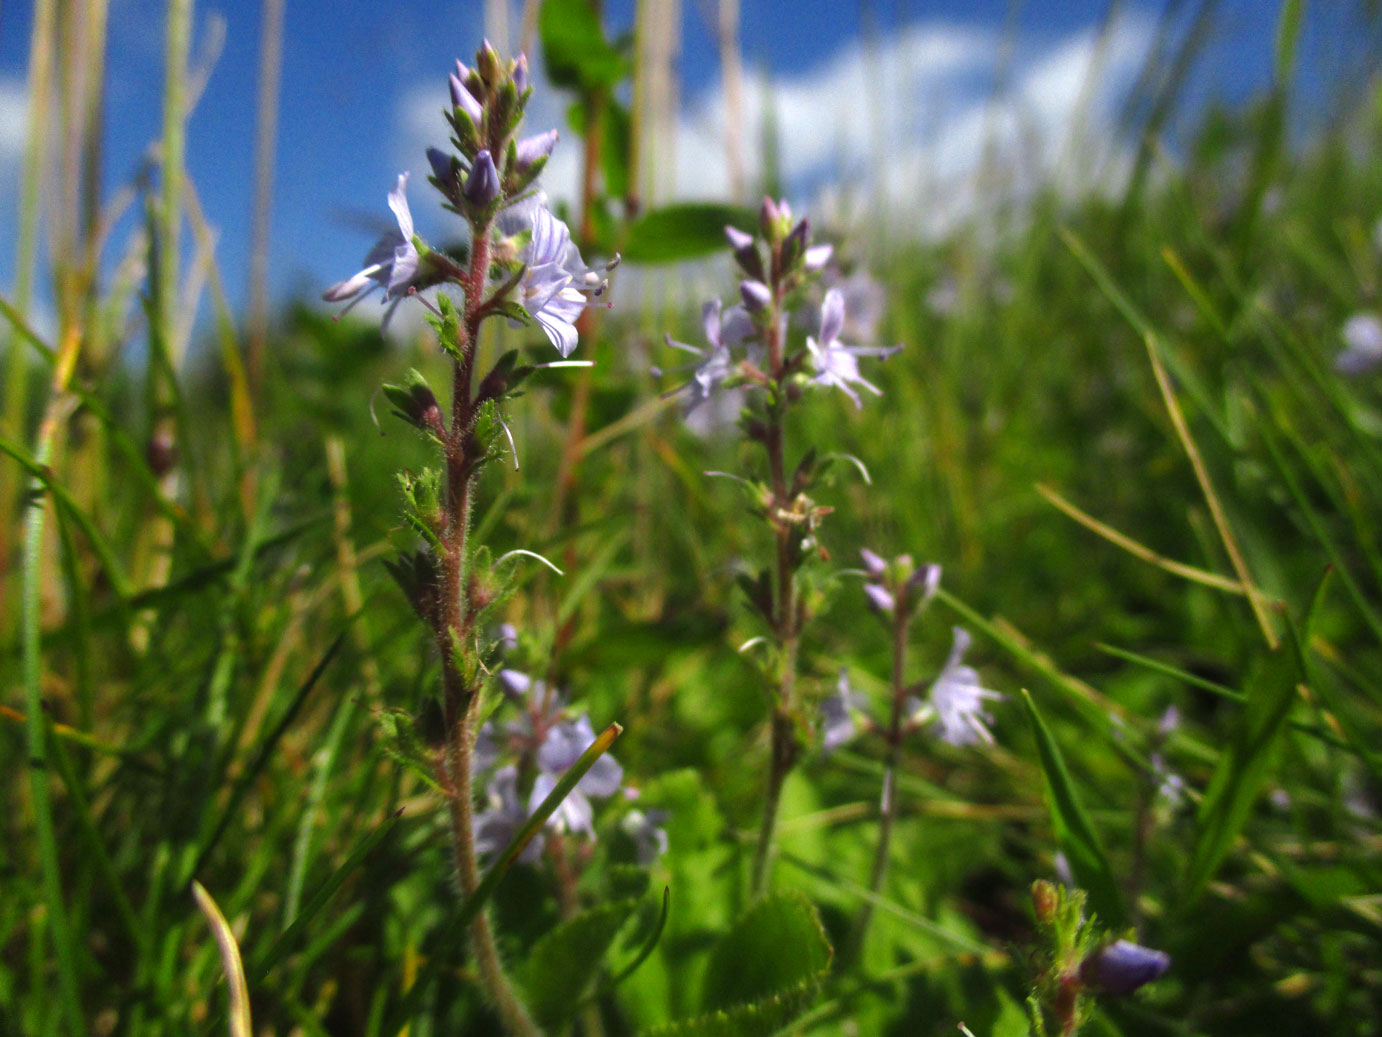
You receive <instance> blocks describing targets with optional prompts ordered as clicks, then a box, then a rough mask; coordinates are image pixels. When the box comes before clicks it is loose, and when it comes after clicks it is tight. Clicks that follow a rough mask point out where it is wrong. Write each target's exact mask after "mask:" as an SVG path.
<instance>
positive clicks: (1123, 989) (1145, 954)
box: [1080, 940, 1171, 995]
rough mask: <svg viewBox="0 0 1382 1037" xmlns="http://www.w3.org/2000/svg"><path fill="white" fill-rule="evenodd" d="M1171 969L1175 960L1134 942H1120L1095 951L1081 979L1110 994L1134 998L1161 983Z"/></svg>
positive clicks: (1082, 967) (1081, 966)
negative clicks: (1136, 992) (1140, 990)
mask: <svg viewBox="0 0 1382 1037" xmlns="http://www.w3.org/2000/svg"><path fill="white" fill-rule="evenodd" d="M1170 967H1171V956H1170V955H1169V954H1167V953H1166V952H1165V951H1155V950H1152V949H1151V948H1150V947H1143V946H1141V945H1140V944H1136V943H1133V942H1132V941H1131V940H1118V941H1116V942H1114V943H1110V944H1107V945H1105V946H1103V947H1101V948H1099V950H1097V951H1095V952H1094V953H1093V954H1091V955H1090V956H1089V957H1088V958H1086V959H1085V960H1084V961H1083V962H1082V963H1081V964H1080V978H1081V979H1082V980H1084V981H1085V982H1086V983H1088V984H1089V985H1090V986H1092V987H1097V988H1099V989H1100V990H1102V991H1103V992H1104V993H1107V994H1115V995H1123V994H1131V993H1132V992H1133V991H1134V990H1136V989H1137V988H1138V987H1142V986H1146V985H1147V984H1148V983H1150V982H1152V981H1153V980H1156V979H1160V978H1161V977H1162V976H1163V975H1165V974H1166V970H1167V969H1169V968H1170Z"/></svg>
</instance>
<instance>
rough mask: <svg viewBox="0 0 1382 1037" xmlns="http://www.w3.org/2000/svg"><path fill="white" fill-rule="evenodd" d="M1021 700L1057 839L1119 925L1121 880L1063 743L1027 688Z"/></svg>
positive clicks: (1079, 878) (1109, 919) (1098, 905)
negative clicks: (1068, 766) (1082, 796)
mask: <svg viewBox="0 0 1382 1037" xmlns="http://www.w3.org/2000/svg"><path fill="white" fill-rule="evenodd" d="M1022 702H1023V705H1025V706H1026V707H1027V718H1028V719H1029V720H1030V721H1031V722H1032V734H1033V735H1034V736H1035V737H1036V743H1037V752H1038V754H1039V755H1040V757H1041V769H1042V771H1043V772H1045V774H1046V786H1047V790H1048V791H1049V792H1050V794H1051V798H1050V805H1051V825H1052V827H1053V828H1054V829H1055V832H1056V841H1057V842H1058V843H1059V844H1060V847H1061V849H1062V850H1064V851H1065V856H1066V857H1067V858H1068V859H1069V861H1070V870H1071V871H1073V872H1074V873H1075V881H1076V882H1078V883H1079V884H1080V886H1081V887H1082V888H1083V889H1085V890H1086V891H1088V893H1089V901H1090V903H1091V904H1092V905H1093V907H1094V910H1095V911H1097V912H1098V913H1099V917H1100V918H1101V919H1103V921H1104V923H1105V924H1107V925H1111V926H1117V925H1118V924H1120V923H1121V921H1122V919H1123V900H1122V897H1121V896H1120V895H1119V893H1118V883H1117V882H1115V881H1114V878H1113V869H1112V868H1110V867H1109V863H1108V857H1107V856H1106V855H1105V854H1104V848H1103V846H1102V845H1100V843H1099V837H1098V835H1096V834H1095V832H1094V826H1093V825H1091V824H1090V822H1089V815H1087V814H1086V813H1085V810H1084V806H1083V804H1081V802H1080V797H1079V794H1078V793H1077V792H1076V791H1075V783H1074V782H1073V781H1072V780H1071V779H1070V772H1069V771H1067V770H1066V769H1065V760H1064V759H1063V758H1062V757H1061V752H1060V747H1059V746H1058V745H1057V744H1056V740H1055V738H1054V737H1052V735H1051V732H1050V730H1049V729H1048V728H1047V726H1046V722H1045V721H1044V720H1042V719H1041V714H1040V713H1038V712H1037V708H1036V703H1035V702H1033V701H1032V696H1031V695H1030V694H1029V693H1028V692H1027V691H1026V689H1023V692H1022Z"/></svg>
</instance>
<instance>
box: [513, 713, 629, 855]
mask: <svg viewBox="0 0 1382 1037" xmlns="http://www.w3.org/2000/svg"><path fill="white" fill-rule="evenodd" d="M594 741H595V731H594V730H593V729H592V728H591V726H590V718H589V717H585V716H583V717H580V718H579V719H577V720H575V721H565V722H562V723H560V724H557V725H556V726H555V727H553V728H552V729H551V730H550V731H549V732H547V737H546V738H545V739H543V742H542V745H541V746H540V747H539V748H538V751H537V769H538V774H537V780H535V781H534V782H533V793H532V795H531V796H530V797H529V799H528V810H529V812H531V811H534V810H536V809H537V808H538V806H539V805H540V804H541V803H542V801H543V800H544V799H546V798H547V797H548V796H549V795H551V793H552V790H553V789H554V788H556V787H557V782H558V781H559V780H560V779H561V776H562V775H563V774H565V773H566V772H567V771H568V770H570V768H571V766H572V765H573V764H574V763H575V762H576V761H577V760H579V759H580V758H581V754H582V753H584V752H585V751H586V750H587V749H589V748H590V746H591V744H592V743H593V742H594ZM623 780H624V768H623V767H620V766H619V764H618V763H617V762H616V761H615V759H614V758H613V757H612V756H610V755H609V754H608V753H606V754H604V755H603V756H601V757H599V759H597V760H596V761H595V763H594V764H593V765H592V766H591V768H590V770H588V771H586V772H585V774H584V775H583V776H582V777H581V780H580V781H578V782H577V783H576V787H575V788H574V789H572V790H571V791H570V792H568V793H567V795H566V798H565V799H563V800H562V801H561V803H560V804H559V805H558V806H557V809H556V812H555V813H553V814H552V816H551V818H550V819H549V820H548V821H547V824H548V825H550V826H551V827H553V828H555V829H556V830H557V831H558V832H580V833H582V834H584V835H587V836H589V837H590V838H592V839H594V838H595V828H594V825H593V821H594V816H595V812H594V809H593V808H592V807H591V805H590V797H591V796H594V797H596V798H600V799H603V798H605V797H607V796H612V795H614V794H615V793H616V792H618V791H619V786H620V784H621V783H622V782H623Z"/></svg>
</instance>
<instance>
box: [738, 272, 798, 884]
mask: <svg viewBox="0 0 1382 1037" xmlns="http://www.w3.org/2000/svg"><path fill="white" fill-rule="evenodd" d="M776 251H777V248H776V246H774V252H776ZM773 267H774V269H775V270H776V268H777V256H776V255H774V257H773ZM781 311H782V298H781V288H780V285H779V283H778V280H777V278H774V279H773V299H772V305H771V307H770V309H769V314H768V326H767V347H768V364H769V368H770V370H771V373H772V379H773V382H774V388H773V397H772V405H771V407H770V409H769V416H768V428H767V429H766V432H765V435H764V446H765V447H766V449H767V452H768V474H769V478H770V480H771V482H772V491H773V496H772V503H771V504H770V505H769V506H770V508H771V509H772V514H771V515H770V516H769V518H770V520H771V521H772V524H773V529H774V533H775V537H776V541H777V545H776V546H777V555H776V580H775V583H774V589H775V593H776V600H775V601H774V603H773V628H774V629H773V636H774V639H775V640H776V642H777V648H778V666H779V674H778V686H777V696H776V701H775V702H774V703H773V719H772V759H771V763H770V765H769V769H768V786H767V789H766V790H765V792H764V795H763V819H762V821H761V822H760V824H759V828H758V845H757V848H756V849H755V850H754V856H753V879H752V883H751V886H750V889H751V890H752V892H753V894H754V895H755V896H756V895H758V894H759V893H761V892H763V889H764V887H765V886H766V884H767V878H768V869H769V867H770V865H771V864H772V856H773V838H774V835H775V833H776V831H777V815H778V811H779V809H780V807H781V804H782V786H783V784H784V783H785V782H786V781H787V775H788V774H789V773H791V770H792V766H793V764H794V763H795V762H796V756H797V741H796V722H795V719H794V717H795V710H796V677H797V614H796V613H797V604H796V593H795V591H796V583H795V580H796V576H795V571H794V569H793V566H792V537H793V536H796V535H798V532H799V531H798V530H797V529H796V528H795V525H794V524H793V523H792V521H791V520H790V518H788V517H787V516H788V514H789V513H790V511H791V508H792V494H791V488H790V487H789V486H788V485H787V465H786V459H785V456H784V455H785V449H784V445H783V439H784V429H783V427H784V425H785V424H786V384H785V382H786V378H787V370H786V364H785V362H784V360H783V355H782V354H783V342H782V339H781V333H782V332H781V328H782V324H781V320H780V319H779V315H780V313H781Z"/></svg>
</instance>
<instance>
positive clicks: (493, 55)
mask: <svg viewBox="0 0 1382 1037" xmlns="http://www.w3.org/2000/svg"><path fill="white" fill-rule="evenodd" d="M475 71H477V72H479V73H480V78H481V79H483V80H484V81H485V82H486V83H488V84H490V85H493V84H494V83H495V82H497V81H498V79H499V72H500V68H499V52H498V51H497V50H495V49H494V44H492V43H490V41H489V40H484V41H483V42H482V43H481V44H480V50H479V52H478V53H477V54H476V55H475Z"/></svg>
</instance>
